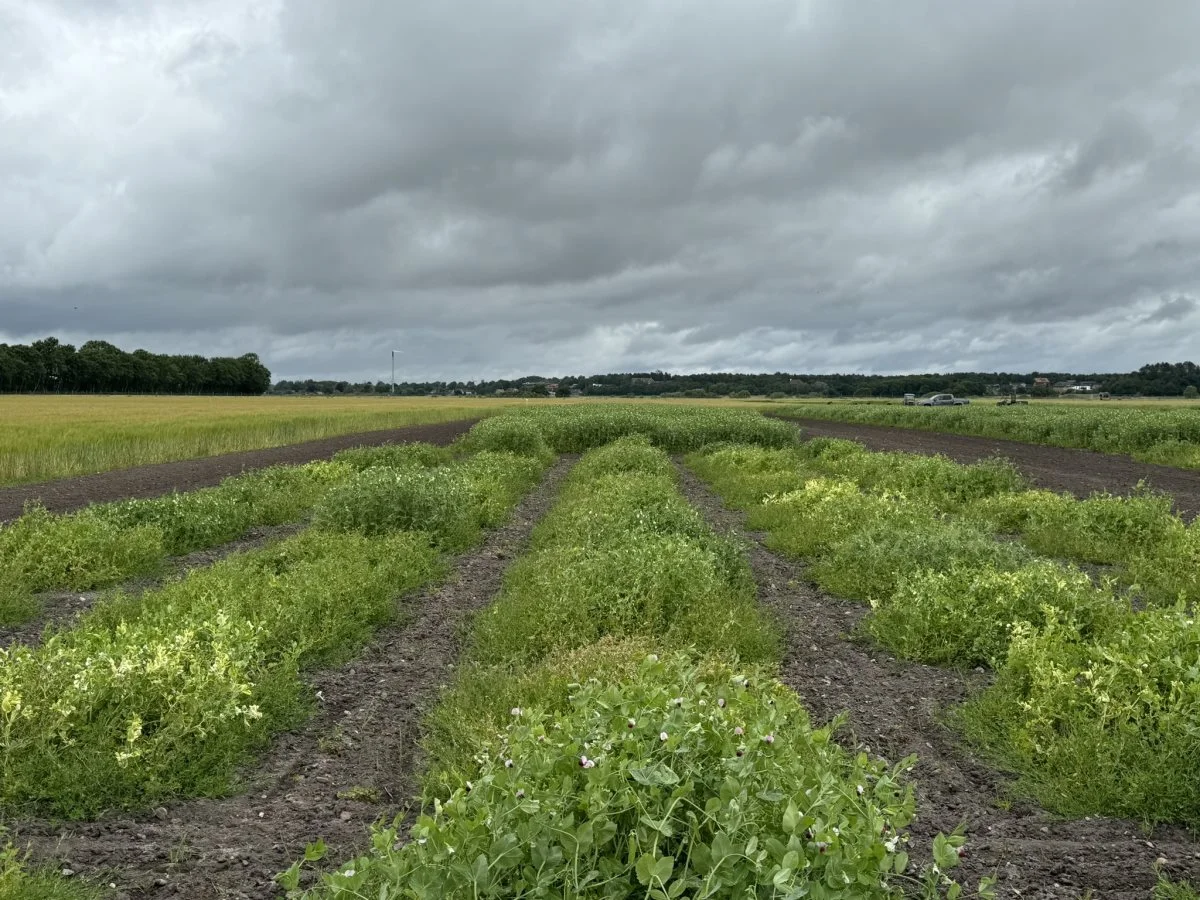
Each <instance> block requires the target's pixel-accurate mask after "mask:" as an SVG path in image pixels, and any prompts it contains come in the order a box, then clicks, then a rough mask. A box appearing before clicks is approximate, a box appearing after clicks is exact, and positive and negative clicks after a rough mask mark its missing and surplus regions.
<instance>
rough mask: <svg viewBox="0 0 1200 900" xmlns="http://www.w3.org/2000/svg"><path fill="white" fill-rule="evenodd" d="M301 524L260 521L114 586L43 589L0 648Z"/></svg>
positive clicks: (37, 637)
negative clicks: (34, 610) (36, 607)
mask: <svg viewBox="0 0 1200 900" xmlns="http://www.w3.org/2000/svg"><path fill="white" fill-rule="evenodd" d="M303 527H304V523H303V522H297V523H294V524H291V525H263V526H260V527H258V528H251V529H250V530H249V531H248V532H246V533H245V534H244V535H242V536H241V537H240V538H238V539H237V540H236V541H230V542H229V543H227V544H222V545H221V546H220V547H210V548H208V549H207V550H197V551H196V552H195V553H189V554H187V555H186V556H176V557H172V558H171V559H168V560H167V562H166V566H165V570H164V571H163V572H161V573H160V574H158V575H155V576H144V577H142V578H137V579H134V580H133V581H127V582H125V583H124V584H122V585H118V586H116V587H110V588H104V589H103V590H94V591H46V592H45V593H42V594H39V595H38V597H37V599H38V602H39V603H40V604H41V610H40V612H39V613H38V615H37V616H36V617H35V618H33V619H31V620H29V621H28V622H22V623H21V624H19V625H9V626H4V627H0V648H3V647H8V646H10V645H12V644H17V643H21V644H27V645H34V644H38V643H40V642H41V637H42V634H43V632H44V631H45V629H46V627H47V626H55V627H59V626H64V625H69V624H70V621H71V620H72V619H74V618H75V617H76V616H78V615H79V614H80V613H83V612H86V611H87V610H88V609H89V608H91V606H92V604H93V603H95V602H96V601H97V600H98V599H99V598H100V597H102V596H103V595H104V594H106V593H110V592H112V591H114V590H118V589H120V590H123V591H125V592H126V593H129V594H135V595H136V594H141V593H142V592H143V591H148V590H151V589H153V588H156V587H160V586H162V585H163V584H164V583H166V582H167V581H169V580H171V579H172V578H179V577H181V576H183V575H185V574H186V573H187V572H189V571H190V570H192V569H200V568H204V567H205V566H211V565H212V564H213V563H215V562H217V561H218V560H221V559H224V558H225V557H226V556H230V555H232V554H234V553H248V552H249V551H251V550H258V549H259V548H261V547H265V546H266V545H267V544H269V543H271V542H272V541H276V540H280V539H282V538H285V537H289V536H291V535H293V534H296V533H297V532H298V531H300V530H301V529H302V528H303Z"/></svg>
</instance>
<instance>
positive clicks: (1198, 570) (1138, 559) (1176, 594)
mask: <svg viewBox="0 0 1200 900" xmlns="http://www.w3.org/2000/svg"><path fill="white" fill-rule="evenodd" d="M1121 574H1122V577H1123V578H1124V579H1125V580H1127V581H1128V582H1130V583H1131V584H1132V585H1134V586H1135V591H1136V593H1137V594H1138V595H1140V596H1141V597H1143V598H1144V599H1146V600H1147V601H1148V602H1150V603H1154V604H1157V605H1165V606H1170V605H1173V604H1175V603H1179V602H1183V603H1188V604H1193V605H1194V604H1195V603H1196V602H1198V601H1200V520H1193V521H1192V522H1191V523H1190V524H1189V525H1187V526H1183V525H1182V523H1180V524H1179V525H1177V526H1176V527H1172V528H1170V529H1168V531H1167V532H1166V534H1165V535H1164V536H1163V539H1162V540H1161V541H1160V542H1159V543H1158V544H1156V545H1153V546H1151V547H1148V548H1146V549H1145V550H1144V551H1143V552H1141V553H1138V554H1135V555H1133V556H1132V557H1130V558H1129V559H1128V560H1127V561H1126V562H1125V565H1124V567H1123V571H1122V573H1121Z"/></svg>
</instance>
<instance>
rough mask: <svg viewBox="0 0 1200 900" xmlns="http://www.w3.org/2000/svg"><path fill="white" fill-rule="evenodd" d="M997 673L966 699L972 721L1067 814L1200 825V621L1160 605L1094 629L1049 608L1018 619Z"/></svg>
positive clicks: (1025, 779) (970, 728) (1026, 782)
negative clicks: (1039, 615)
mask: <svg viewBox="0 0 1200 900" xmlns="http://www.w3.org/2000/svg"><path fill="white" fill-rule="evenodd" d="M1012 631H1013V634H1012V641H1011V646H1010V648H1009V652H1008V657H1007V659H1006V661H1005V664H1004V666H1003V667H1001V669H1000V670H999V672H998V673H997V678H996V683H995V685H994V686H993V687H992V688H990V689H989V690H988V691H986V692H985V693H984V694H983V695H981V696H980V697H978V698H977V699H975V700H973V701H971V703H970V704H968V706H967V707H966V708H965V709H964V710H962V712H961V719H962V722H963V725H964V727H965V728H966V731H967V733H968V734H969V735H970V736H971V737H972V738H973V739H975V740H976V741H978V742H980V743H981V744H982V745H983V746H984V747H986V748H988V749H990V750H991V751H992V752H993V753H995V754H996V755H997V756H998V757H1000V758H1001V759H1002V760H1003V761H1004V762H1005V763H1006V764H1007V765H1009V766H1011V767H1012V768H1014V769H1015V770H1016V771H1018V772H1020V773H1021V775H1022V785H1023V786H1024V787H1025V788H1026V789H1027V790H1029V792H1030V793H1032V794H1033V795H1034V796H1035V797H1037V798H1038V799H1039V800H1040V801H1041V802H1043V803H1045V804H1046V805H1047V806H1049V807H1051V808H1053V809H1056V810H1058V811H1060V812H1062V813H1064V814H1066V815H1089V814H1102V815H1111V816H1122V817H1135V818H1141V819H1144V820H1146V821H1149V822H1152V823H1153V822H1182V823H1185V824H1188V825H1190V826H1192V827H1195V826H1197V825H1200V781H1197V779H1196V777H1195V773H1196V771H1197V767H1198V766H1200V744H1198V743H1197V741H1196V739H1195V735H1196V734H1197V732H1198V731H1200V665H1198V664H1197V660H1198V659H1200V626H1198V625H1197V623H1196V621H1195V619H1194V618H1193V616H1192V614H1191V613H1190V612H1189V611H1186V610H1184V609H1183V608H1178V609H1151V610H1146V611H1143V612H1139V613H1137V614H1136V615H1134V616H1132V617H1130V619H1129V620H1128V622H1127V624H1126V625H1125V627H1123V628H1116V629H1107V630H1105V631H1104V632H1103V634H1102V635H1100V636H1090V635H1089V634H1087V633H1086V631H1085V630H1084V629H1083V628H1081V626H1080V625H1079V623H1077V622H1075V621H1071V620H1066V619H1060V618H1059V617H1058V616H1056V615H1052V614H1050V613H1049V612H1047V614H1046V621H1045V623H1044V624H1043V626H1042V627H1040V628H1034V627H1032V626H1031V625H1028V624H1024V623H1020V624H1017V625H1014V626H1013V629H1012Z"/></svg>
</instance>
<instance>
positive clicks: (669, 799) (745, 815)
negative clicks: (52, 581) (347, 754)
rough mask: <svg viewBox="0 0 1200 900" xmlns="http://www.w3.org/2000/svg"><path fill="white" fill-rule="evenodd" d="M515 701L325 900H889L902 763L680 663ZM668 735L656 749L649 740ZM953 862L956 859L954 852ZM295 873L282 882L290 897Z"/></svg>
mask: <svg viewBox="0 0 1200 900" xmlns="http://www.w3.org/2000/svg"><path fill="white" fill-rule="evenodd" d="M557 706H558V708H557V709H556V710H555V711H553V712H549V711H545V710H543V709H540V708H536V707H534V708H528V707H525V708H520V709H517V710H515V712H516V713H517V714H516V715H513V716H511V717H510V722H509V723H508V724H507V725H506V727H505V728H504V730H503V731H502V732H501V733H500V734H499V735H498V736H497V737H496V738H495V739H494V740H493V741H492V742H491V743H490V745H489V746H486V747H481V748H480V755H479V762H478V768H477V771H476V772H475V773H474V775H473V777H472V778H471V779H470V780H466V779H464V780H463V781H462V782H461V783H459V784H458V785H456V786H455V788H454V790H453V791H452V793H450V795H449V796H448V797H445V798H443V799H442V800H440V801H438V802H436V803H435V804H434V805H433V807H432V809H429V810H427V811H426V813H425V814H424V815H422V816H421V817H420V818H419V819H418V821H417V823H416V825H415V826H414V828H413V829H412V840H410V841H408V842H407V843H405V844H403V845H400V844H398V843H397V840H398V837H399V825H400V823H399V822H397V823H396V824H395V825H393V826H392V827H390V828H381V829H378V830H377V831H376V832H375V835H374V841H373V844H374V847H373V850H372V851H371V852H370V853H368V854H366V855H364V856H362V857H360V858H358V859H355V860H353V861H351V862H349V863H347V864H345V865H344V866H342V867H341V868H340V870H339V871H338V872H336V873H332V874H329V875H327V876H326V877H325V878H324V880H323V883H322V885H321V887H320V888H318V889H317V891H315V892H314V893H315V894H316V895H318V896H327V897H347V898H349V897H361V896H372V897H375V896H379V897H412V898H441V897H494V898H502V897H514V896H535V895H542V894H545V895H547V896H571V897H583V896H588V897H611V898H624V897H630V898H632V897H647V896H648V897H662V898H667V897H672V898H673V897H680V896H697V897H700V896H704V897H733V896H738V897H776V896H781V895H789V894H792V893H793V892H796V891H801V890H802V891H804V892H805V893H806V894H807V895H808V896H813V897H818V896H819V897H825V898H838V897H845V898H850V897H854V898H860V897H887V896H894V895H895V896H898V895H899V890H898V888H897V883H898V880H899V878H898V874H897V873H901V872H904V871H905V870H906V869H907V866H908V857H907V852H906V850H905V846H906V839H905V838H904V837H903V836H902V834H901V831H900V830H901V829H903V828H904V827H906V826H907V825H908V823H909V822H910V821H911V820H912V817H913V814H914V811H915V804H914V801H913V798H912V793H911V790H910V789H906V788H903V787H901V786H900V784H899V774H900V770H899V769H887V768H885V767H884V766H883V765H882V764H879V763H875V762H872V761H870V760H869V759H868V757H867V756H866V754H859V755H852V754H850V753H848V752H847V751H845V750H843V749H841V747H839V746H838V745H837V744H836V743H834V742H833V741H832V740H831V739H830V732H829V730H828V729H813V728H812V727H811V725H810V724H809V722H808V718H807V716H806V715H805V713H804V710H803V709H802V708H801V707H800V705H799V702H798V701H797V698H796V696H795V694H793V693H792V692H791V691H789V690H787V689H786V688H784V687H783V686H781V685H779V684H778V683H777V682H773V681H771V680H769V679H764V678H762V677H761V676H760V675H758V674H756V673H754V672H743V671H736V670H734V669H731V668H727V669H724V670H723V671H719V672H716V673H708V674H707V676H706V677H704V678H702V677H701V676H700V675H699V673H698V672H697V670H696V668H695V667H694V666H693V665H692V664H691V662H690V660H689V659H688V658H687V657H686V656H685V655H672V656H670V657H668V658H666V659H665V660H662V659H659V658H657V657H654V656H651V657H648V658H646V660H645V661H644V662H643V663H642V664H641V666H640V667H639V669H638V671H637V672H636V673H634V674H633V675H632V676H631V677H628V678H625V679H622V680H619V681H618V680H615V679H612V678H602V677H601V678H595V679H591V680H589V681H588V682H587V683H585V684H582V685H576V686H574V688H573V691H572V693H571V695H570V696H569V697H568V698H567V699H566V702H565V703H563V702H562V701H560V702H559V704H557ZM664 736H665V739H663V738H664ZM949 855H950V856H953V857H955V858H956V854H954V853H953V851H952V850H951V851H950V853H949ZM297 879H298V871H297V870H293V871H292V873H290V877H289V878H287V879H285V883H290V884H291V885H292V886H294V884H295V882H296V880H297Z"/></svg>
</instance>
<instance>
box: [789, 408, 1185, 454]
mask: <svg viewBox="0 0 1200 900" xmlns="http://www.w3.org/2000/svg"><path fill="white" fill-rule="evenodd" d="M778 413H779V414H782V415H788V416H794V417H796V418H802V419H828V420H833V421H837V422H859V423H863V424H869V425H896V426H900V427H903V428H920V429H924V430H927V431H944V432H950V433H952V434H973V435H978V436H980V437H991V438H1003V439H1008V440H1013V441H1023V442H1025V443H1030V444H1046V445H1048V446H1051V447H1077V448H1082V449H1085V450H1099V451H1100V452H1102V453H1123V454H1127V455H1129V456H1132V457H1134V458H1135V459H1140V460H1142V461H1144V462H1151V463H1159V464H1161V465H1167V466H1179V467H1182V468H1188V469H1200V414H1197V411H1196V410H1195V409H1190V408H1151V407H1144V406H1143V407H1126V406H1121V407H1110V406H1102V407H1078V406H1066V405H1062V404H1038V403H1033V404H1031V405H1029V406H1006V407H1003V408H997V407H995V406H985V405H972V406H956V407H938V408H935V409H931V408H928V407H913V406H902V405H900V404H898V403H891V404H870V403H812V404H804V405H802V406H791V407H784V408H779V409H778Z"/></svg>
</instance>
